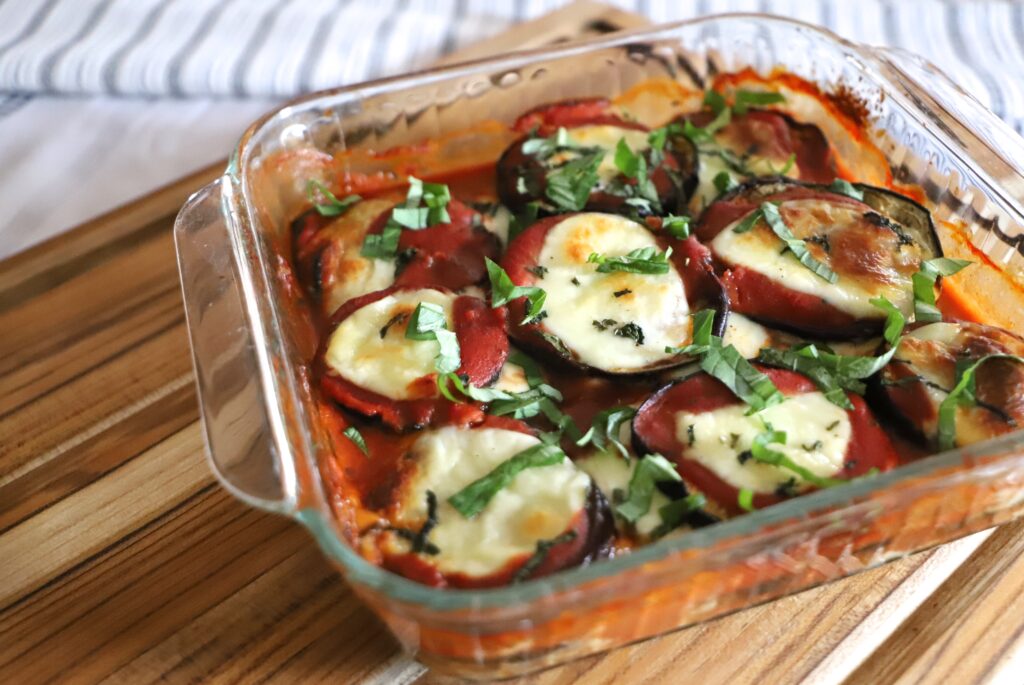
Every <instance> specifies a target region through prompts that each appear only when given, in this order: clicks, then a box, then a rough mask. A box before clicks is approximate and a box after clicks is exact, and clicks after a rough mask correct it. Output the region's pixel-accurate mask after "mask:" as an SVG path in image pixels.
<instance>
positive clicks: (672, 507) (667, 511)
mask: <svg viewBox="0 0 1024 685" xmlns="http://www.w3.org/2000/svg"><path fill="white" fill-rule="evenodd" d="M707 503H708V500H707V498H706V497H705V496H704V495H702V494H700V493H699V492H694V493H691V494H689V495H687V496H686V497H683V498H682V499H677V500H672V501H671V502H669V503H668V504H665V505H662V506H661V507H660V508H659V509H658V516H660V517H661V524H660V525H659V526H658V527H657V528H655V529H654V530H653V531H652V532H651V537H652V538H654V539H658V538H660V537H663V536H665V535H667V534H668V533H671V532H672V531H673V530H675V529H676V528H678V527H679V526H681V525H682V524H683V523H684V522H685V521H686V517H687V516H688V515H689V514H692V513H693V512H695V511H700V510H701V509H703V508H704V507H705V506H707Z"/></svg>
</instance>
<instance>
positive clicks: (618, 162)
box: [615, 138, 646, 178]
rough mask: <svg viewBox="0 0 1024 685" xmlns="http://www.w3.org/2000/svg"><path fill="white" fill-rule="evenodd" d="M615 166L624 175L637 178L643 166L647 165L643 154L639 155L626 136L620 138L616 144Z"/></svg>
mask: <svg viewBox="0 0 1024 685" xmlns="http://www.w3.org/2000/svg"><path fill="white" fill-rule="evenodd" d="M615 166H616V167H617V168H618V170H619V171H621V172H622V174H623V175H624V176H627V177H629V178H636V177H637V174H638V173H639V172H640V170H641V166H644V167H646V164H645V163H644V158H643V155H638V154H637V153H635V152H633V150H631V149H630V147H629V143H627V142H626V139H625V138H619V142H618V143H617V144H616V145H615Z"/></svg>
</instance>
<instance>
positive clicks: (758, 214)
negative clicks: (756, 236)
mask: <svg viewBox="0 0 1024 685" xmlns="http://www.w3.org/2000/svg"><path fill="white" fill-rule="evenodd" d="M763 217H764V212H763V211H762V210H761V208H760V207H758V208H757V209H755V210H754V211H752V212H751V213H750V214H747V215H746V216H745V217H743V220H742V221H740V222H739V223H738V224H736V226H734V227H733V229H732V232H733V233H746V232H747V231H749V230H750V229H752V228H753V227H754V224H756V223H757V222H758V220H760V219H761V218H763Z"/></svg>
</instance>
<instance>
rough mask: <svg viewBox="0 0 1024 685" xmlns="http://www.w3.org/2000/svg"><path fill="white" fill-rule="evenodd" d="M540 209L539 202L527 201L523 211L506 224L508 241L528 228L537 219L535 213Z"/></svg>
mask: <svg viewBox="0 0 1024 685" xmlns="http://www.w3.org/2000/svg"><path fill="white" fill-rule="evenodd" d="M539 211H540V203H539V202H527V203H526V206H525V207H523V211H522V212H520V213H519V214H517V215H515V216H513V217H512V220H511V221H510V222H509V226H508V242H510V243H511V242H512V241H513V240H515V238H516V236H518V235H519V234H520V233H522V232H523V231H525V230H526V229H528V228H529V227H530V226H532V225H533V224H534V222H535V221H537V213H538V212H539Z"/></svg>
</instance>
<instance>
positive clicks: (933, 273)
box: [911, 257, 973, 323]
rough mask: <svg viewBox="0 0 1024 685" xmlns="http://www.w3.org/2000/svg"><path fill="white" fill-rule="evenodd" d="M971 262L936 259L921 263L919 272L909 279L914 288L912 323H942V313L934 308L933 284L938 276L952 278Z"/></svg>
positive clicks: (944, 258)
mask: <svg viewBox="0 0 1024 685" xmlns="http://www.w3.org/2000/svg"><path fill="white" fill-rule="evenodd" d="M972 263H973V262H970V261H968V260H966V259H952V258H949V257H936V258H935V259H929V260H927V261H924V262H921V268H920V270H919V271H918V272H917V273H915V274H914V275H913V277H911V282H912V283H913V287H914V321H916V322H918V323H925V322H934V321H942V312H940V311H939V308H938V307H937V306H935V302H936V297H935V284H936V282H937V281H938V280H939V276H952V275H953V274H955V273H957V272H958V271H961V270H962V269H965V268H967V267H968V266H970V265H971V264H972Z"/></svg>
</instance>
